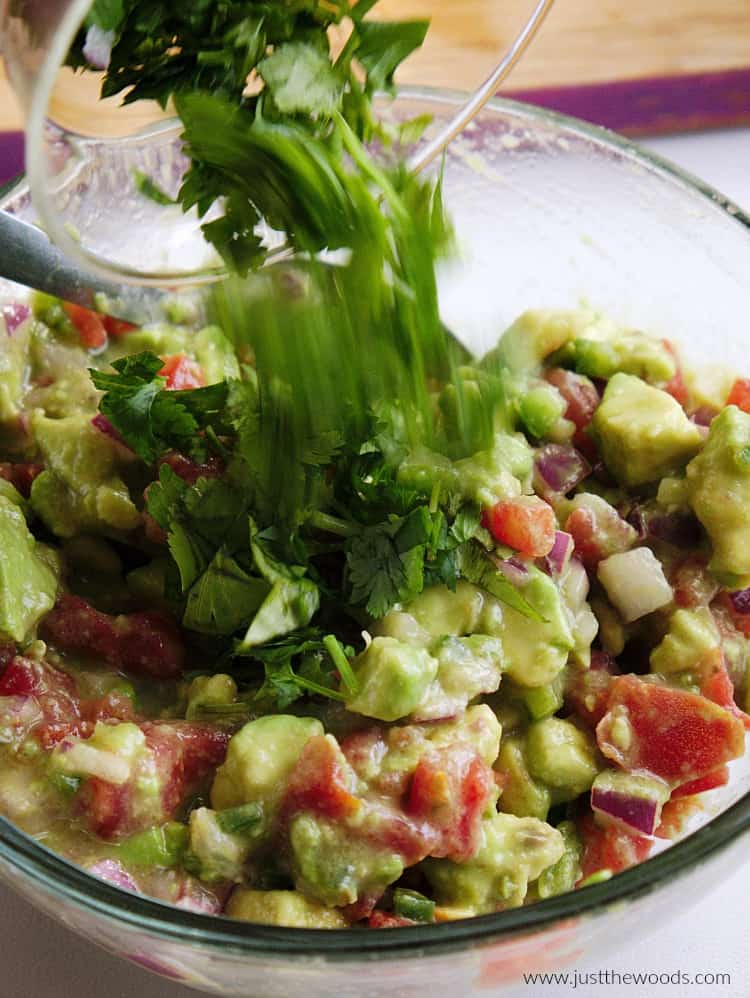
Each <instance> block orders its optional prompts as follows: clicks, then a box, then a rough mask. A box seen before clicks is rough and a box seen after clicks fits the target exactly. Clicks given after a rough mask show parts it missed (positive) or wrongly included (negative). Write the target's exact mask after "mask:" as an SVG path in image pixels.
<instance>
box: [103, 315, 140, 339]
mask: <svg viewBox="0 0 750 998" xmlns="http://www.w3.org/2000/svg"><path fill="white" fill-rule="evenodd" d="M102 323H103V324H104V328H105V329H106V330H107V333H108V334H109V335H110V336H114V338H115V339H116V340H117V339H119V338H120V337H121V336H126V335H127V334H128V333H132V331H133V330H134V329H137V328H138V327H137V326H134V325H133V323H132V322H124V321H123V320H122V319H115V317H114V316H113V315H103V316H102Z"/></svg>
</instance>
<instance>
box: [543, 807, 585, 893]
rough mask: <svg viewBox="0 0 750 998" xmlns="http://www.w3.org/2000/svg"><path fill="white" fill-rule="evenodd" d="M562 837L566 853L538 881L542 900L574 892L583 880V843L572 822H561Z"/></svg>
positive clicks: (558, 828) (559, 828)
mask: <svg viewBox="0 0 750 998" xmlns="http://www.w3.org/2000/svg"><path fill="white" fill-rule="evenodd" d="M557 830H558V832H559V833H560V834H561V835H562V838H563V845H564V848H565V852H564V853H563V854H562V856H561V857H560V858H559V859H558V861H557V862H556V863H555V864H554V865H553V866H548V867H547V869H546V870H545V871H544V873H542V875H541V876H540V877H539V880H538V881H537V888H536V889H537V894H538V895H539V897H540V898H551V897H556V896H557V895H558V894H565V893H566V891H572V890H573V888H574V887H575V885H576V884H577V883H578V881H579V880H580V879H581V860H582V859H583V842H582V841H581V837H580V835H579V834H578V831H577V829H576V826H575V824H574V823H573V822H572V821H561V822H560V824H559V825H558V826H557Z"/></svg>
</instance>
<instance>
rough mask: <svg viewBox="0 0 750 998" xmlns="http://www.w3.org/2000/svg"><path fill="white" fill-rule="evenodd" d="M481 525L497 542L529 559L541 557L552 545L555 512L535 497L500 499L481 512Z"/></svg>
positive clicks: (555, 528)
mask: <svg viewBox="0 0 750 998" xmlns="http://www.w3.org/2000/svg"><path fill="white" fill-rule="evenodd" d="M482 522H483V524H484V526H485V527H487V529H488V530H489V531H490V533H491V534H492V536H493V537H494V538H495V540H496V541H498V543H500V544H507V545H508V546H509V547H512V548H515V549H516V550H517V551H520V552H521V554H525V555H528V557H529V558H543V557H544V555H546V554H549V553H550V551H551V550H552V545H553V544H554V543H555V531H556V530H557V521H556V520H555V513H554V510H553V509H552V507H551V506H550V505H549V504H548V503H546V502H544V501H543V500H542V499H539V498H538V497H537V496H518V498H516V499H501V500H500V502H498V503H495V505H494V506H492V507H491V508H490V509H488V510H485V511H484V514H483V516H482Z"/></svg>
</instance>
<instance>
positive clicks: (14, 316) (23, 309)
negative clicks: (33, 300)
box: [0, 302, 31, 336]
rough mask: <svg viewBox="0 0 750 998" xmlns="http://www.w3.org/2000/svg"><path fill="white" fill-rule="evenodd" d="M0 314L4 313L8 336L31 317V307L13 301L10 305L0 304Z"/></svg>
mask: <svg viewBox="0 0 750 998" xmlns="http://www.w3.org/2000/svg"><path fill="white" fill-rule="evenodd" d="M0 315H2V317H3V319H4V321H5V329H6V332H7V333H8V336H12V335H13V333H15V331H16V330H17V329H18V327H19V326H20V325H21V324H22V323H24V322H26V320H27V319H28V318H29V316H30V315H31V309H30V308H29V306H28V305H22V304H21V303H20V302H13V303H11V304H10V305H2V306H0Z"/></svg>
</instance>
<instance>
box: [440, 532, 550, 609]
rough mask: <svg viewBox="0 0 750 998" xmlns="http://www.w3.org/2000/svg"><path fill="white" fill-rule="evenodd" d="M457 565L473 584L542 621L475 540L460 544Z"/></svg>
mask: <svg viewBox="0 0 750 998" xmlns="http://www.w3.org/2000/svg"><path fill="white" fill-rule="evenodd" d="M460 550H461V555H460V560H459V567H460V572H461V575H462V576H463V577H464V578H465V579H467V580H468V581H469V582H473V583H474V585H476V586H480V587H481V588H482V589H486V590H487V592H488V593H490V594H491V595H492V596H495V597H497V599H499V600H501V602H503V603H506V604H507V605H508V606H509V607H511V608H512V609H513V610H517V611H518V612H519V613H521V614H523V616H524V617H528V618H529V620H533V621H536V622H537V623H544V619H545V618H544V617H543V616H542V614H541V613H539V611H538V610H537V609H536V608H535V607H533V606H532V605H531V603H529V601H528V600H527V599H525V597H524V596H523V594H522V593H521V591H520V590H518V589H517V588H516V587H515V586H514V585H513V583H512V582H511V581H510V580H509V579H507V578H506V577H505V576H504V575H503V573H502V572H500V571H498V569H497V568H496V567H495V566H494V565H493V564H492V561H491V559H490V558H489V557H488V555H487V552H486V551H485V550H484V549H483V548H482V547H481V545H479V544H477V543H476V542H470V543H469V544H465V545H463V546H462V548H461V549H460Z"/></svg>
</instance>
